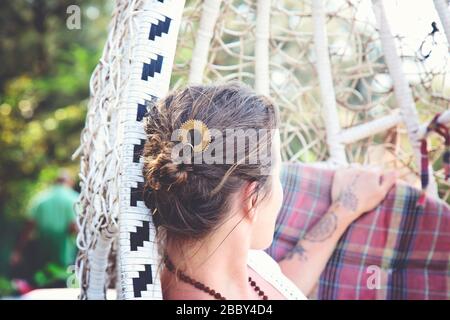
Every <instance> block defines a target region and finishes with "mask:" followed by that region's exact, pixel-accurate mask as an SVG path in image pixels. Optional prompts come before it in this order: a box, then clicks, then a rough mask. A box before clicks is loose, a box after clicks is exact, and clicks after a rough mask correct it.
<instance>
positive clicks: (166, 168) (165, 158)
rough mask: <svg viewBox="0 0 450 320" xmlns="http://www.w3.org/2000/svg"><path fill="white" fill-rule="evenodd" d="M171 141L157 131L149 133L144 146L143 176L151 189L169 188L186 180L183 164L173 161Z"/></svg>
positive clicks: (186, 174) (186, 175)
mask: <svg viewBox="0 0 450 320" xmlns="http://www.w3.org/2000/svg"><path fill="white" fill-rule="evenodd" d="M172 146H173V143H172V142H171V141H167V140H164V139H163V138H162V136H161V135H160V134H158V133H153V134H150V135H149V137H148V139H147V141H146V143H145V146H144V153H143V157H144V177H145V180H146V184H147V185H148V186H149V187H150V188H152V189H153V190H160V189H162V188H167V189H170V187H172V186H176V185H180V184H183V183H184V182H186V181H187V178H188V173H187V171H186V170H185V169H184V167H183V166H180V165H179V164H177V163H174V162H173V159H172Z"/></svg>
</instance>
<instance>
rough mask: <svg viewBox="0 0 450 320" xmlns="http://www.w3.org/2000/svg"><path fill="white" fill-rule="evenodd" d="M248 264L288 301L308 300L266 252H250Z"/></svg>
mask: <svg viewBox="0 0 450 320" xmlns="http://www.w3.org/2000/svg"><path fill="white" fill-rule="evenodd" d="M247 264H248V266H249V267H250V268H252V269H253V270H254V271H255V272H257V273H258V274H259V275H260V276H261V277H263V278H264V279H265V280H266V281H267V282H269V283H270V284H271V285H272V286H273V287H275V288H276V289H277V290H278V291H280V292H281V293H282V294H283V295H284V296H285V297H286V298H287V299H292V300H305V299H307V298H306V296H305V295H304V294H303V293H302V292H301V291H300V289H299V288H298V287H297V286H296V285H295V284H294V283H293V282H292V281H291V280H290V279H289V278H287V277H286V276H285V275H284V274H283V272H282V271H281V268H280V265H279V264H278V262H276V261H275V260H274V259H273V258H272V257H271V256H270V255H269V254H268V253H267V252H265V251H264V250H249V252H248V259H247Z"/></svg>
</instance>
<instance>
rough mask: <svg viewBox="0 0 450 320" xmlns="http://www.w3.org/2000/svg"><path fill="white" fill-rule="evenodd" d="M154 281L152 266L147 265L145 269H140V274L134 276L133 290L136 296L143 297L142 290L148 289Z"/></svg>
mask: <svg viewBox="0 0 450 320" xmlns="http://www.w3.org/2000/svg"><path fill="white" fill-rule="evenodd" d="M152 283H153V275H152V266H151V265H150V264H146V265H145V271H139V276H138V277H137V278H133V291H134V296H135V297H136V298H140V297H142V291H145V290H147V285H148V284H152Z"/></svg>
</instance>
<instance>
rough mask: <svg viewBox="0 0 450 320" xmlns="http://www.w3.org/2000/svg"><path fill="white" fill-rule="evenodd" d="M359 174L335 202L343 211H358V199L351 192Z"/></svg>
mask: <svg viewBox="0 0 450 320" xmlns="http://www.w3.org/2000/svg"><path fill="white" fill-rule="evenodd" d="M358 178H359V174H357V175H356V176H355V177H354V178H353V181H352V182H351V184H350V185H349V186H348V187H347V188H345V189H344V190H343V191H342V192H341V194H340V195H339V197H338V199H337V202H339V203H340V204H341V205H342V206H343V207H344V208H345V209H347V210H350V211H356V210H357V209H358V198H357V197H356V195H355V193H354V191H353V185H354V184H355V182H356V180H358Z"/></svg>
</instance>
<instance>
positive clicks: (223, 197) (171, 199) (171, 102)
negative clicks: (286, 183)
mask: <svg viewBox="0 0 450 320" xmlns="http://www.w3.org/2000/svg"><path fill="white" fill-rule="evenodd" d="M190 119H195V120H200V121H202V122H203V123H204V124H206V126H207V127H208V128H210V129H211V128H214V129H216V130H219V131H221V132H224V131H225V130H226V129H230V128H232V129H244V130H246V129H256V130H258V129H267V130H272V129H275V128H276V127H277V122H278V120H277V119H278V114H277V109H276V107H275V105H274V104H273V103H272V102H271V101H270V100H269V99H268V98H267V97H265V96H262V95H258V94H256V93H255V92H254V91H253V90H252V89H251V88H249V87H247V86H246V85H243V84H241V83H237V82H231V83H227V84H219V85H196V86H188V87H186V88H184V89H182V90H177V91H174V92H171V93H170V94H169V95H168V96H167V97H166V98H164V99H162V100H160V101H158V102H157V103H156V104H155V105H154V106H153V107H151V108H150V110H149V112H148V114H147V117H146V118H145V131H146V134H147V137H148V139H147V141H146V143H145V146H144V152H143V157H144V169H143V173H144V178H145V186H146V188H145V202H146V205H147V206H148V207H149V208H150V211H151V212H153V213H154V215H153V223H154V225H155V227H156V229H157V237H158V240H159V243H160V249H162V250H164V248H161V246H164V244H163V243H162V241H163V240H165V241H187V240H192V239H201V238H202V237H204V236H206V235H208V234H209V233H210V232H211V231H213V230H214V229H215V228H216V227H217V226H219V225H220V223H221V221H222V220H223V219H224V215H225V213H226V212H227V210H228V208H229V201H228V200H229V197H230V195H231V194H233V193H234V192H236V191H238V190H239V188H240V187H242V186H243V185H244V183H245V182H254V181H255V182H257V185H258V188H257V190H256V192H259V191H260V190H261V189H262V188H263V187H264V186H265V185H267V184H268V175H267V174H261V172H262V169H263V168H262V167H263V166H264V165H265V164H264V163H262V162H260V161H259V162H257V163H248V161H245V159H235V160H236V162H235V163H234V164H206V163H189V164H186V163H178V162H176V161H174V160H173V157H172V150H173V147H174V145H175V143H176V142H174V141H172V140H171V139H172V134H173V132H174V130H177V129H178V128H180V127H181V126H182V125H183V123H184V122H186V121H188V120H190ZM265 138H266V143H267V144H268V145H269V146H270V145H271V138H270V135H268V136H266V137H265ZM213 144H214V141H212V142H211V145H213ZM260 144H261V142H259V143H258V144H256V145H251V144H250V143H249V144H247V145H246V146H245V147H246V152H245V153H244V155H245V156H247V157H248V155H249V154H251V153H252V152H255V151H257V150H258V149H259V148H261V145H260ZM266 146H267V145H266ZM269 150H270V147H269ZM218 187H220V192H216V191H217V188H218ZM162 238H164V239H162Z"/></svg>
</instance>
